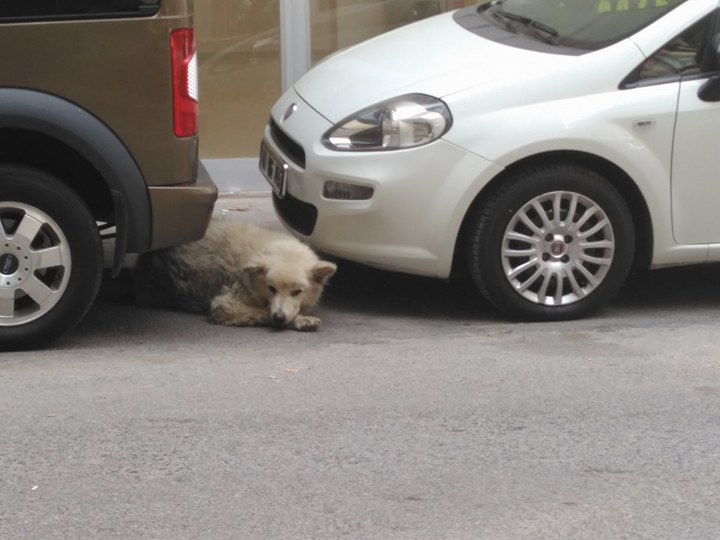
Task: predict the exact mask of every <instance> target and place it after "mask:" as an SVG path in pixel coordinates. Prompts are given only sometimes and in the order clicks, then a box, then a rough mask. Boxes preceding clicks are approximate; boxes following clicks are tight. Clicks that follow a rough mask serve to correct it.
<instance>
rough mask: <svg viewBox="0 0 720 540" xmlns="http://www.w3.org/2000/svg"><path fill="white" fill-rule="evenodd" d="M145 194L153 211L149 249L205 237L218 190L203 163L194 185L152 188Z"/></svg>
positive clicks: (199, 166)
mask: <svg viewBox="0 0 720 540" xmlns="http://www.w3.org/2000/svg"><path fill="white" fill-rule="evenodd" d="M148 193H149V194H150V206H151V209H152V244H151V246H150V249H159V248H163V247H168V246H174V245H178V244H184V243H186V242H191V241H193V240H198V239H200V238H202V237H203V236H204V235H205V231H206V229H207V226H208V224H209V223H210V218H211V217H212V211H213V205H214V204H215V201H216V200H217V197H218V190H217V187H216V186H215V184H214V183H213V181H212V180H211V178H210V175H209V174H208V172H207V170H206V169H205V167H204V166H203V164H202V163H198V174H197V180H196V181H195V183H192V184H183V185H179V186H153V187H149V188H148Z"/></svg>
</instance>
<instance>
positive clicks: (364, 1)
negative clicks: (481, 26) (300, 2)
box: [310, 0, 487, 63]
mask: <svg viewBox="0 0 720 540" xmlns="http://www.w3.org/2000/svg"><path fill="white" fill-rule="evenodd" d="M486 1H487V0H311V2H310V6H311V25H312V32H311V36H312V43H311V46H312V62H313V63H317V62H318V61H320V60H322V59H323V58H325V57H326V56H327V55H328V54H330V53H333V52H335V51H337V50H340V49H344V48H345V47H349V46H351V45H355V44H357V43H360V42H361V41H364V40H366V39H369V38H371V37H374V36H377V35H379V34H382V33H383V32H387V31H388V30H392V29H394V28H397V27H399V26H402V25H404V24H408V23H411V22H414V21H418V20H420V19H425V18H427V17H431V16H433V15H437V14H439V13H442V12H444V11H449V10H452V9H458V8H461V7H466V6H472V5H476V4H481V3H484V2H486Z"/></svg>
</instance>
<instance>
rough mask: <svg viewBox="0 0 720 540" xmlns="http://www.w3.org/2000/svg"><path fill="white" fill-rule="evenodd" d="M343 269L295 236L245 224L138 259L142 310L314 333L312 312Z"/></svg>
mask: <svg viewBox="0 0 720 540" xmlns="http://www.w3.org/2000/svg"><path fill="white" fill-rule="evenodd" d="M335 270H336V266H335V264H333V263H331V262H327V261H321V260H320V259H319V258H318V256H317V255H316V254H315V253H314V252H313V251H312V249H310V248H309V247H308V246H306V245H305V244H303V243H302V242H301V241H299V240H297V239H296V238H294V237H292V236H290V235H289V234H286V233H283V232H280V231H274V230H269V229H262V228H259V227H257V226H255V225H252V224H250V223H246V222H243V221H233V220H227V221H222V220H220V221H213V222H211V224H210V227H209V228H208V231H207V233H206V234H205V237H204V238H203V239H201V240H198V241H196V242H191V243H188V244H183V245H181V246H177V247H172V248H165V249H160V250H157V251H152V252H149V253H145V254H143V255H140V257H138V261H137V264H136V266H135V270H134V276H133V277H134V284H135V295H136V300H137V301H138V303H140V304H141V305H146V306H157V307H170V308H177V309H181V310H184V311H190V312H193V313H207V314H208V317H209V320H210V322H212V323H214V324H224V325H228V326H274V327H276V328H292V329H295V330H302V331H314V330H317V329H318V327H319V326H320V319H318V318H317V317H312V316H309V315H307V314H306V312H307V311H308V310H310V309H311V308H312V307H314V306H315V305H316V304H317V303H318V301H319V300H320V296H321V295H322V292H323V288H324V286H325V284H326V283H327V281H328V279H329V278H330V277H331V276H332V275H333V274H334V273H335Z"/></svg>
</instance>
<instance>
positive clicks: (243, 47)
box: [195, 0, 280, 159]
mask: <svg viewBox="0 0 720 540" xmlns="http://www.w3.org/2000/svg"><path fill="white" fill-rule="evenodd" d="M195 14H196V19H195V23H196V27H197V41H198V54H199V61H200V100H201V107H200V155H201V157H202V158H204V159H207V158H237V157H250V156H256V155H257V152H258V145H259V141H260V139H261V138H262V133H263V129H264V127H265V124H266V123H267V119H268V115H269V113H270V108H271V107H272V105H273V103H274V102H275V100H276V99H277V98H278V96H279V95H280V36H279V31H278V28H279V21H280V3H279V0H212V2H208V1H205V2H195Z"/></svg>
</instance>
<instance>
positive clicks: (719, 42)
mask: <svg viewBox="0 0 720 540" xmlns="http://www.w3.org/2000/svg"><path fill="white" fill-rule="evenodd" d="M711 45H712V50H713V52H714V53H715V65H716V68H718V67H720V34H717V35H715V36H714V37H713V38H712V41H711ZM698 97H699V98H700V99H701V100H702V101H710V102H713V101H720V75H713V76H712V77H710V78H709V79H708V80H707V81H705V83H704V84H703V85H702V86H701V87H700V88H699V89H698Z"/></svg>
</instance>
